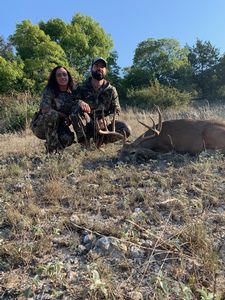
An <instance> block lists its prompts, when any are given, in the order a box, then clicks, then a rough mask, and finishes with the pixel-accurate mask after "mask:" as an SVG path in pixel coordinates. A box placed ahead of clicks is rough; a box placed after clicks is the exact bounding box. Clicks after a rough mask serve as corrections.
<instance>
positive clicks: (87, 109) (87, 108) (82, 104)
mask: <svg viewBox="0 0 225 300" xmlns="http://www.w3.org/2000/svg"><path fill="white" fill-rule="evenodd" d="M80 108H81V109H82V111H83V112H86V113H88V114H90V112H91V108H90V106H89V104H88V103H86V102H84V101H81V102H80Z"/></svg>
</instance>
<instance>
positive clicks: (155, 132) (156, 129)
mask: <svg viewBox="0 0 225 300" xmlns="http://www.w3.org/2000/svg"><path fill="white" fill-rule="evenodd" d="M154 106H155V108H156V110H157V112H158V117H159V121H158V124H157V125H156V124H155V121H154V120H153V118H152V117H151V116H150V119H151V120H152V123H153V126H152V127H150V126H149V125H147V124H145V123H143V122H141V121H139V120H138V122H139V123H140V124H142V125H143V126H145V127H147V128H148V129H150V130H151V131H153V134H151V135H148V136H144V135H143V136H142V137H141V138H140V140H139V141H137V143H136V145H139V144H140V143H142V142H144V141H146V140H149V139H152V138H154V137H155V136H156V135H159V134H160V132H161V130H162V113H161V111H160V109H159V107H158V106H156V105H154Z"/></svg>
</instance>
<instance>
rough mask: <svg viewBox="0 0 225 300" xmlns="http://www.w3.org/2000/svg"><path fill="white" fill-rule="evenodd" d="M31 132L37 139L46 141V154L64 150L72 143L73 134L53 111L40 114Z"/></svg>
mask: <svg viewBox="0 0 225 300" xmlns="http://www.w3.org/2000/svg"><path fill="white" fill-rule="evenodd" d="M32 131H33V133H34V134H35V135H36V136H37V137H38V138H41V139H45V140H46V143H45V147H46V151H47V152H53V151H57V150H60V149H64V148H65V147H68V146H70V145H71V144H72V143H73V142H74V133H73V132H72V131H71V130H70V129H69V127H68V126H67V125H66V124H65V121H64V119H63V118H61V117H60V116H59V114H58V112H57V111H54V110H52V111H50V112H48V113H45V114H40V115H39V116H38V119H37V120H36V122H35V124H32Z"/></svg>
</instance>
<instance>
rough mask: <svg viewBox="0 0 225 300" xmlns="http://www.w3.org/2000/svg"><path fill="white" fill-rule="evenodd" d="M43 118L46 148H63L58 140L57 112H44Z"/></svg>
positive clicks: (58, 119)
mask: <svg viewBox="0 0 225 300" xmlns="http://www.w3.org/2000/svg"><path fill="white" fill-rule="evenodd" d="M44 120H45V138H46V143H45V146H46V150H47V152H52V151H54V150H56V151H57V150H59V149H63V148H64V146H63V145H62V143H61V142H60V140H59V135H58V128H59V122H60V117H59V114H58V112H56V111H54V110H52V111H50V112H48V113H45V114H44Z"/></svg>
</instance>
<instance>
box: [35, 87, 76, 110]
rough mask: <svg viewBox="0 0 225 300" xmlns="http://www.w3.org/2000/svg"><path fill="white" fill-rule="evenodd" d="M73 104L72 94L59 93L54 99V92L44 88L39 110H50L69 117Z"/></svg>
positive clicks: (67, 92)
mask: <svg viewBox="0 0 225 300" xmlns="http://www.w3.org/2000/svg"><path fill="white" fill-rule="evenodd" d="M73 104H74V102H73V98H72V92H70V91H66V92H59V94H58V96H57V97H55V95H54V92H53V91H52V90H51V89H50V88H47V87H46V88H45V89H44V91H43V93H42V98H41V103H40V109H45V108H48V109H49V108H50V109H54V110H56V111H59V112H62V113H64V114H66V115H67V116H69V114H70V112H71V108H72V106H73Z"/></svg>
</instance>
